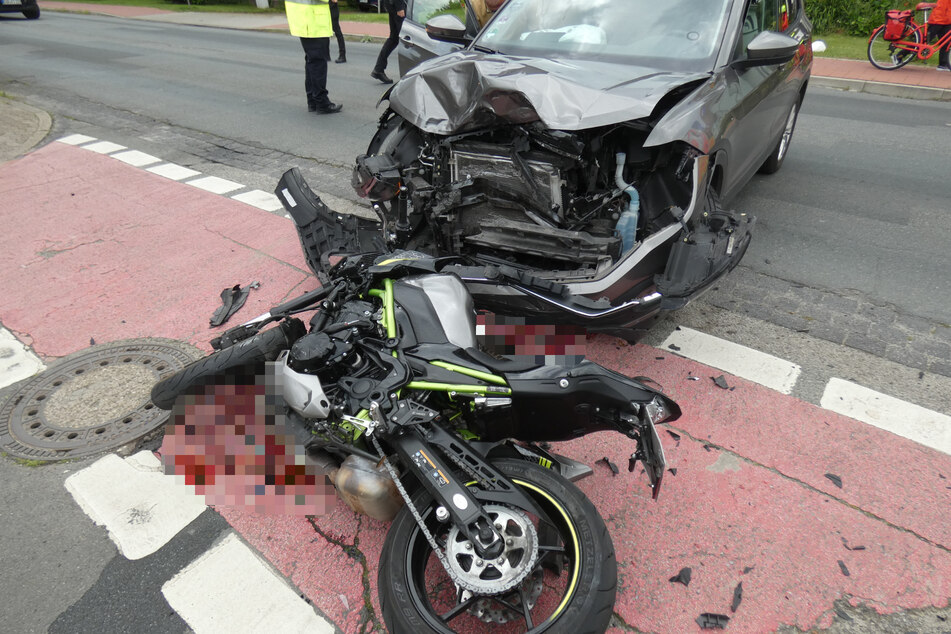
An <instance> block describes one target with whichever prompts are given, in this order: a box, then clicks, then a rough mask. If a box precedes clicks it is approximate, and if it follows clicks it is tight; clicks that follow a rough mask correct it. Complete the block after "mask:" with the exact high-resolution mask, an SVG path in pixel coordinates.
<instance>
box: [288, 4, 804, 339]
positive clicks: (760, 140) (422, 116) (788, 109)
mask: <svg viewBox="0 0 951 634" xmlns="http://www.w3.org/2000/svg"><path fill="white" fill-rule="evenodd" d="M777 15H779V16H780V17H779V20H778V21H777ZM685 16H690V17H689V18H686V19H685ZM426 32H427V33H428V34H429V36H430V37H431V38H432V39H435V40H441V41H444V42H454V43H456V44H458V45H462V46H465V49H464V50H460V51H457V52H454V53H450V54H447V55H443V56H441V57H439V58H436V59H432V60H429V61H427V62H423V63H422V64H420V65H419V66H417V67H415V68H413V69H412V70H410V71H409V72H408V73H407V74H406V75H404V76H403V78H402V79H401V80H400V81H398V82H397V83H396V84H395V85H394V86H393V87H392V88H391V89H389V90H388V91H387V93H385V94H384V95H383V99H382V101H383V102H386V105H387V107H386V109H385V111H384V112H383V114H382V116H381V117H380V120H379V127H378V130H377V132H376V134H375V135H374V137H373V138H372V140H371V141H370V143H369V146H368V148H367V152H366V154H364V155H361V156H359V157H358V158H357V160H356V165H355V167H354V169H353V175H352V185H353V187H354V189H355V190H356V192H357V193H358V194H359V195H360V196H363V197H365V198H367V199H368V200H369V201H370V202H371V203H372V207H373V210H374V211H375V212H376V214H377V216H378V219H379V220H378V221H377V222H371V221H370V220H361V219H358V218H356V217H354V216H345V215H343V214H339V213H334V212H333V211H332V210H329V209H327V208H325V207H320V213H317V214H313V213H310V211H309V208H301V207H299V206H296V205H295V204H294V197H295V194H296V191H295V189H294V188H293V187H292V188H290V189H284V190H283V191H282V190H281V189H280V188H279V190H278V192H277V194H278V196H279V197H280V198H281V199H282V202H283V203H284V206H285V207H286V208H287V209H288V211H290V213H291V215H292V216H293V218H294V220H295V222H296V223H297V225H298V228H299V230H300V231H301V235H302V242H303V243H304V247H305V251H307V254H308V262H309V264H310V265H311V268H312V269H314V271H315V272H316V273H318V274H322V273H323V271H325V270H326V267H327V261H326V260H325V259H324V256H326V255H328V254H333V253H347V252H360V251H367V250H377V249H380V248H394V249H413V250H418V251H422V252H426V253H430V254H433V255H457V256H462V257H464V258H466V260H467V261H468V262H469V263H470V264H472V265H478V266H481V267H482V272H481V273H473V274H472V275H471V276H470V277H467V278H465V281H466V284H467V286H468V288H469V290H470V292H471V293H472V295H473V297H474V298H475V301H476V305H477V306H478V307H479V308H484V309H486V310H491V311H493V312H496V313H500V314H505V315H517V316H525V317H531V318H536V319H538V320H539V321H541V322H543V323H554V324H559V323H567V324H574V325H578V326H584V327H586V328H587V329H588V330H589V331H600V332H606V333H609V334H613V335H616V336H620V337H623V338H625V339H628V340H630V341H633V340H636V339H637V338H638V337H639V336H640V335H641V334H642V333H643V331H644V330H646V329H647V328H649V327H650V325H651V324H652V323H653V321H654V320H656V318H657V317H658V315H659V314H660V311H663V310H673V309H677V308H681V307H683V306H684V305H685V304H686V303H688V302H689V301H691V300H693V299H695V298H697V297H698V296H699V295H700V294H702V293H703V292H705V291H706V290H708V289H709V288H711V286H712V285H713V284H714V283H715V282H716V280H717V279H719V278H720V277H721V276H722V275H724V274H725V273H727V272H728V271H730V270H731V269H732V268H734V267H735V266H736V265H737V264H738V263H739V261H740V259H741V258H742V257H743V255H744V253H745V252H746V250H747V247H748V245H749V243H750V238H751V232H752V228H753V225H754V218H753V217H752V216H751V215H747V214H745V213H740V212H736V211H731V210H728V209H725V208H724V207H723V204H722V202H721V200H723V201H728V200H730V199H731V198H732V196H733V195H735V194H736V193H737V192H738V191H739V190H740V189H741V188H742V187H743V185H744V184H745V183H746V182H748V181H749V179H750V178H751V177H752V176H753V175H754V174H755V173H756V172H757V171H759V172H763V173H772V172H775V171H777V170H778V169H779V168H780V166H781V165H782V163H783V160H784V158H785V157H786V154H787V151H788V148H789V145H790V141H791V137H792V134H793V131H794V129H795V125H796V121H797V117H798V113H799V109H800V106H801V104H802V100H803V98H804V97H805V91H806V86H807V84H808V80H809V76H810V72H811V63H812V51H811V48H810V41H811V24H810V23H809V20H808V18H807V17H806V15H805V12H804V10H803V8H802V5H801V3H793V4H788V3H778V2H776V1H775V0H762V1H752V0H746V1H745V2H743V1H730V0H711V1H710V2H704V3H697V2H689V1H686V0H672V1H671V2H668V3H665V4H663V5H658V4H657V3H652V2H647V1H646V0H630V1H626V2H606V1H603V0H597V1H594V2H592V1H590V0H584V1H582V0H566V1H565V2H559V3H557V5H552V3H550V2H544V1H543V0H519V1H518V2H511V1H510V2H507V3H506V4H504V5H503V6H502V8H501V9H500V10H499V12H498V14H497V15H496V16H495V17H494V18H493V19H492V21H491V22H490V23H489V24H488V25H486V27H485V28H484V29H483V30H482V31H481V32H480V33H479V34H478V35H477V36H475V38H474V39H472V38H471V37H470V36H469V35H467V33H466V30H465V27H464V25H463V24H462V23H461V22H459V20H457V19H456V18H455V17H454V16H451V15H438V16H436V17H433V18H432V19H431V20H430V21H429V22H428V23H427V25H426ZM296 178H299V177H296V176H295V179H296ZM297 189H298V190H299V189H301V187H300V186H298V187H297Z"/></svg>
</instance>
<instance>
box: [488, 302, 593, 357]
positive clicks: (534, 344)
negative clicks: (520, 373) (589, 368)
mask: <svg viewBox="0 0 951 634" xmlns="http://www.w3.org/2000/svg"><path fill="white" fill-rule="evenodd" d="M476 335H478V337H479V341H480V342H481V343H482V345H483V346H484V347H485V349H486V350H488V351H489V352H491V353H493V354H497V355H504V356H509V357H511V356H514V357H516V358H518V359H525V358H529V359H531V360H532V361H534V362H535V363H540V364H543V365H565V366H573V365H577V364H579V363H581V362H582V361H583V360H584V358H585V354H586V353H587V337H588V333H587V331H586V330H585V329H584V328H581V327H579V326H569V325H552V324H541V323H534V322H532V320H530V319H528V318H525V317H514V316H509V315H496V314H494V313H479V314H478V315H477V316H476Z"/></svg>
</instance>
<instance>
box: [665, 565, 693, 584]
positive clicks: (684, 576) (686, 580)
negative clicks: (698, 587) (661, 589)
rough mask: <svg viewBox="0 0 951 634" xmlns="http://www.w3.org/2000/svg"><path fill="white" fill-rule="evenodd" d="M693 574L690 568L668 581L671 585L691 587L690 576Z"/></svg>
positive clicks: (681, 570) (682, 569)
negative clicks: (680, 584)
mask: <svg viewBox="0 0 951 634" xmlns="http://www.w3.org/2000/svg"><path fill="white" fill-rule="evenodd" d="M692 574H693V570H692V569H690V568H681V569H680V572H678V573H677V574H676V575H674V576H673V577H671V578H670V579H668V581H670V582H671V583H682V584H684V586H689V585H690V576H691V575H692Z"/></svg>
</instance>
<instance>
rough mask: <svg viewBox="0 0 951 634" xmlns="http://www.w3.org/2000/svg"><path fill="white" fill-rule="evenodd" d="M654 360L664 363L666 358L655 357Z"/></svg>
mask: <svg viewBox="0 0 951 634" xmlns="http://www.w3.org/2000/svg"><path fill="white" fill-rule="evenodd" d="M654 358H655V359H657V360H658V361H663V360H664V357H654Z"/></svg>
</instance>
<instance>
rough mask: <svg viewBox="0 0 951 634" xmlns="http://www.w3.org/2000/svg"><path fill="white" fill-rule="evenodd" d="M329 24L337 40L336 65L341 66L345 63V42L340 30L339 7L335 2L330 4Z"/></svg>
mask: <svg viewBox="0 0 951 634" xmlns="http://www.w3.org/2000/svg"><path fill="white" fill-rule="evenodd" d="M330 23H331V25H332V26H333V30H334V36H336V38H337V63H338V64H341V63H343V62H346V61H347V43H346V42H347V41H346V40H345V39H343V31H341V30H340V5H339V4H338V3H337V2H331V3H330Z"/></svg>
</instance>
